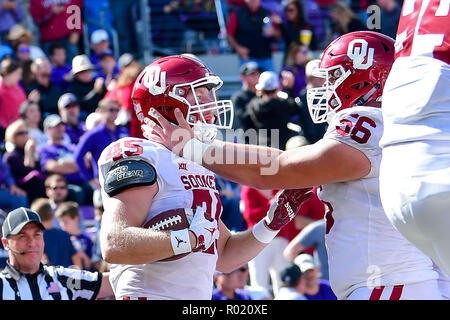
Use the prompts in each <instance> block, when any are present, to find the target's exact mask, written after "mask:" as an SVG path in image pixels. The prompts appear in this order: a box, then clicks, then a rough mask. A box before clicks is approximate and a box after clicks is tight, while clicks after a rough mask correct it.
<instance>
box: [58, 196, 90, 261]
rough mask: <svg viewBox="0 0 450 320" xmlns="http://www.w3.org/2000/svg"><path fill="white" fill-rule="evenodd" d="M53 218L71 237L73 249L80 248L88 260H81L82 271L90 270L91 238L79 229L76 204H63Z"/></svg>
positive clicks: (78, 212) (78, 215)
mask: <svg viewBox="0 0 450 320" xmlns="http://www.w3.org/2000/svg"><path fill="white" fill-rule="evenodd" d="M55 216H56V218H57V219H58V221H59V224H60V226H61V229H62V230H64V231H66V232H67V233H69V234H70V235H71V240H72V243H73V244H74V247H75V248H77V246H78V245H79V246H80V250H81V251H83V252H84V253H85V254H86V256H87V258H88V259H84V260H83V268H82V269H90V268H91V259H92V245H93V244H92V240H91V238H90V237H89V236H88V235H87V234H86V233H84V232H82V231H81V229H80V227H79V226H80V209H79V206H78V204H77V203H76V202H73V201H68V202H63V203H61V204H60V205H59V206H58V209H56V212H55Z"/></svg>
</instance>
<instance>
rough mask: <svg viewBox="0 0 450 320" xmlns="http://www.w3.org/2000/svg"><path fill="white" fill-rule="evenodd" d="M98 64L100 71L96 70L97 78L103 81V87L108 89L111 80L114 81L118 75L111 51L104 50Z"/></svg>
mask: <svg viewBox="0 0 450 320" xmlns="http://www.w3.org/2000/svg"><path fill="white" fill-rule="evenodd" d="M98 58H99V60H98V61H99V64H100V70H98V73H97V77H101V78H103V80H105V86H106V87H108V86H109V84H110V83H111V81H112V80H113V79H116V78H117V76H118V74H119V69H118V66H117V61H116V58H115V57H114V53H113V52H112V50H111V49H106V50H105V51H103V52H102V53H100V56H99V57H98Z"/></svg>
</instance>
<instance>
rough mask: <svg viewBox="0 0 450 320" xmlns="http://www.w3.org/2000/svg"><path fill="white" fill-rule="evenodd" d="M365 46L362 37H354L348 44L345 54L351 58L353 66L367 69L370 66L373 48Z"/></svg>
mask: <svg viewBox="0 0 450 320" xmlns="http://www.w3.org/2000/svg"><path fill="white" fill-rule="evenodd" d="M367 46H368V44H367V41H366V40H364V39H354V40H352V41H351V42H350V43H349V44H348V48H347V56H348V57H349V58H350V59H352V60H353V68H355V69H362V70H367V69H369V68H370V67H371V66H372V64H373V53H374V51H375V49H374V48H367ZM367 49H369V50H367ZM364 61H366V62H364Z"/></svg>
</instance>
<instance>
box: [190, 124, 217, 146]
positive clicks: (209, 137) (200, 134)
mask: <svg viewBox="0 0 450 320" xmlns="http://www.w3.org/2000/svg"><path fill="white" fill-rule="evenodd" d="M192 130H193V131H194V136H195V138H197V139H198V140H200V141H201V142H203V143H206V144H210V143H212V142H213V141H214V139H216V136H217V128H216V127H215V126H214V125H208V124H205V123H202V122H200V121H197V123H196V124H195V125H193V126H192Z"/></svg>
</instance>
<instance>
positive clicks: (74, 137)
mask: <svg viewBox="0 0 450 320" xmlns="http://www.w3.org/2000/svg"><path fill="white" fill-rule="evenodd" d="M64 127H65V128H66V133H67V135H68V136H69V138H70V142H72V143H73V144H77V143H78V142H79V141H80V138H81V136H82V135H83V134H84V133H85V132H86V124H85V123H84V121H80V122H79V123H78V125H77V126H76V127H74V126H70V125H68V124H64Z"/></svg>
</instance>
